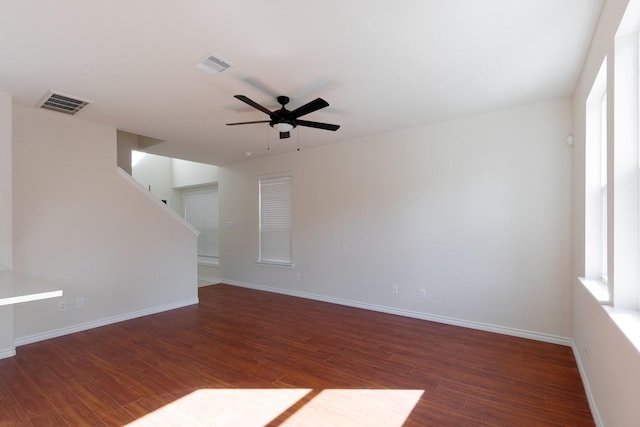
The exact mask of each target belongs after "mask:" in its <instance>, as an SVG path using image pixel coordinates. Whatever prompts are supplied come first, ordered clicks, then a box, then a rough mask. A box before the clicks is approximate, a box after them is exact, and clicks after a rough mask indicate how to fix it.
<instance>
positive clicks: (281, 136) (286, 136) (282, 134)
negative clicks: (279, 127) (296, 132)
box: [280, 132, 291, 139]
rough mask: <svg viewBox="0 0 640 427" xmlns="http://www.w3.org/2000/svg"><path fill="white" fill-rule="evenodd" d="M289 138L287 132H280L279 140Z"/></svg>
mask: <svg viewBox="0 0 640 427" xmlns="http://www.w3.org/2000/svg"><path fill="white" fill-rule="evenodd" d="M289 137H291V134H290V133H289V132H280V139H285V138H289Z"/></svg>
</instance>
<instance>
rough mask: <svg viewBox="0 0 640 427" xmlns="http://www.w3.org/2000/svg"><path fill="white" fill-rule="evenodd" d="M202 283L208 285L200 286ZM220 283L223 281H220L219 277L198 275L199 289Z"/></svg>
mask: <svg viewBox="0 0 640 427" xmlns="http://www.w3.org/2000/svg"><path fill="white" fill-rule="evenodd" d="M200 282H207V283H206V284H202V285H201V284H200ZM218 283H222V279H220V278H219V277H212V276H200V275H198V287H199V288H201V287H202V286H209V285H215V284H218Z"/></svg>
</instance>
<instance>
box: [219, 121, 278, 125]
mask: <svg viewBox="0 0 640 427" xmlns="http://www.w3.org/2000/svg"><path fill="white" fill-rule="evenodd" d="M270 121H271V120H258V121H255V122H237V123H227V126H235V125H251V124H253V123H269V122H270Z"/></svg>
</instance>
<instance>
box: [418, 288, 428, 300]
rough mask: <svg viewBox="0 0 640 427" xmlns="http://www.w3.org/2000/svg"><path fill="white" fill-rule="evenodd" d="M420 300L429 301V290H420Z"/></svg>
mask: <svg viewBox="0 0 640 427" xmlns="http://www.w3.org/2000/svg"><path fill="white" fill-rule="evenodd" d="M420 299H427V290H426V289H420Z"/></svg>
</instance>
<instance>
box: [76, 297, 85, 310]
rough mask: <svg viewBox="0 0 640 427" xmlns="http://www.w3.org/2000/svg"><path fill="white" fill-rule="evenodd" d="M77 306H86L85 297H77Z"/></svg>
mask: <svg viewBox="0 0 640 427" xmlns="http://www.w3.org/2000/svg"><path fill="white" fill-rule="evenodd" d="M76 308H84V297H78V298H76Z"/></svg>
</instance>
